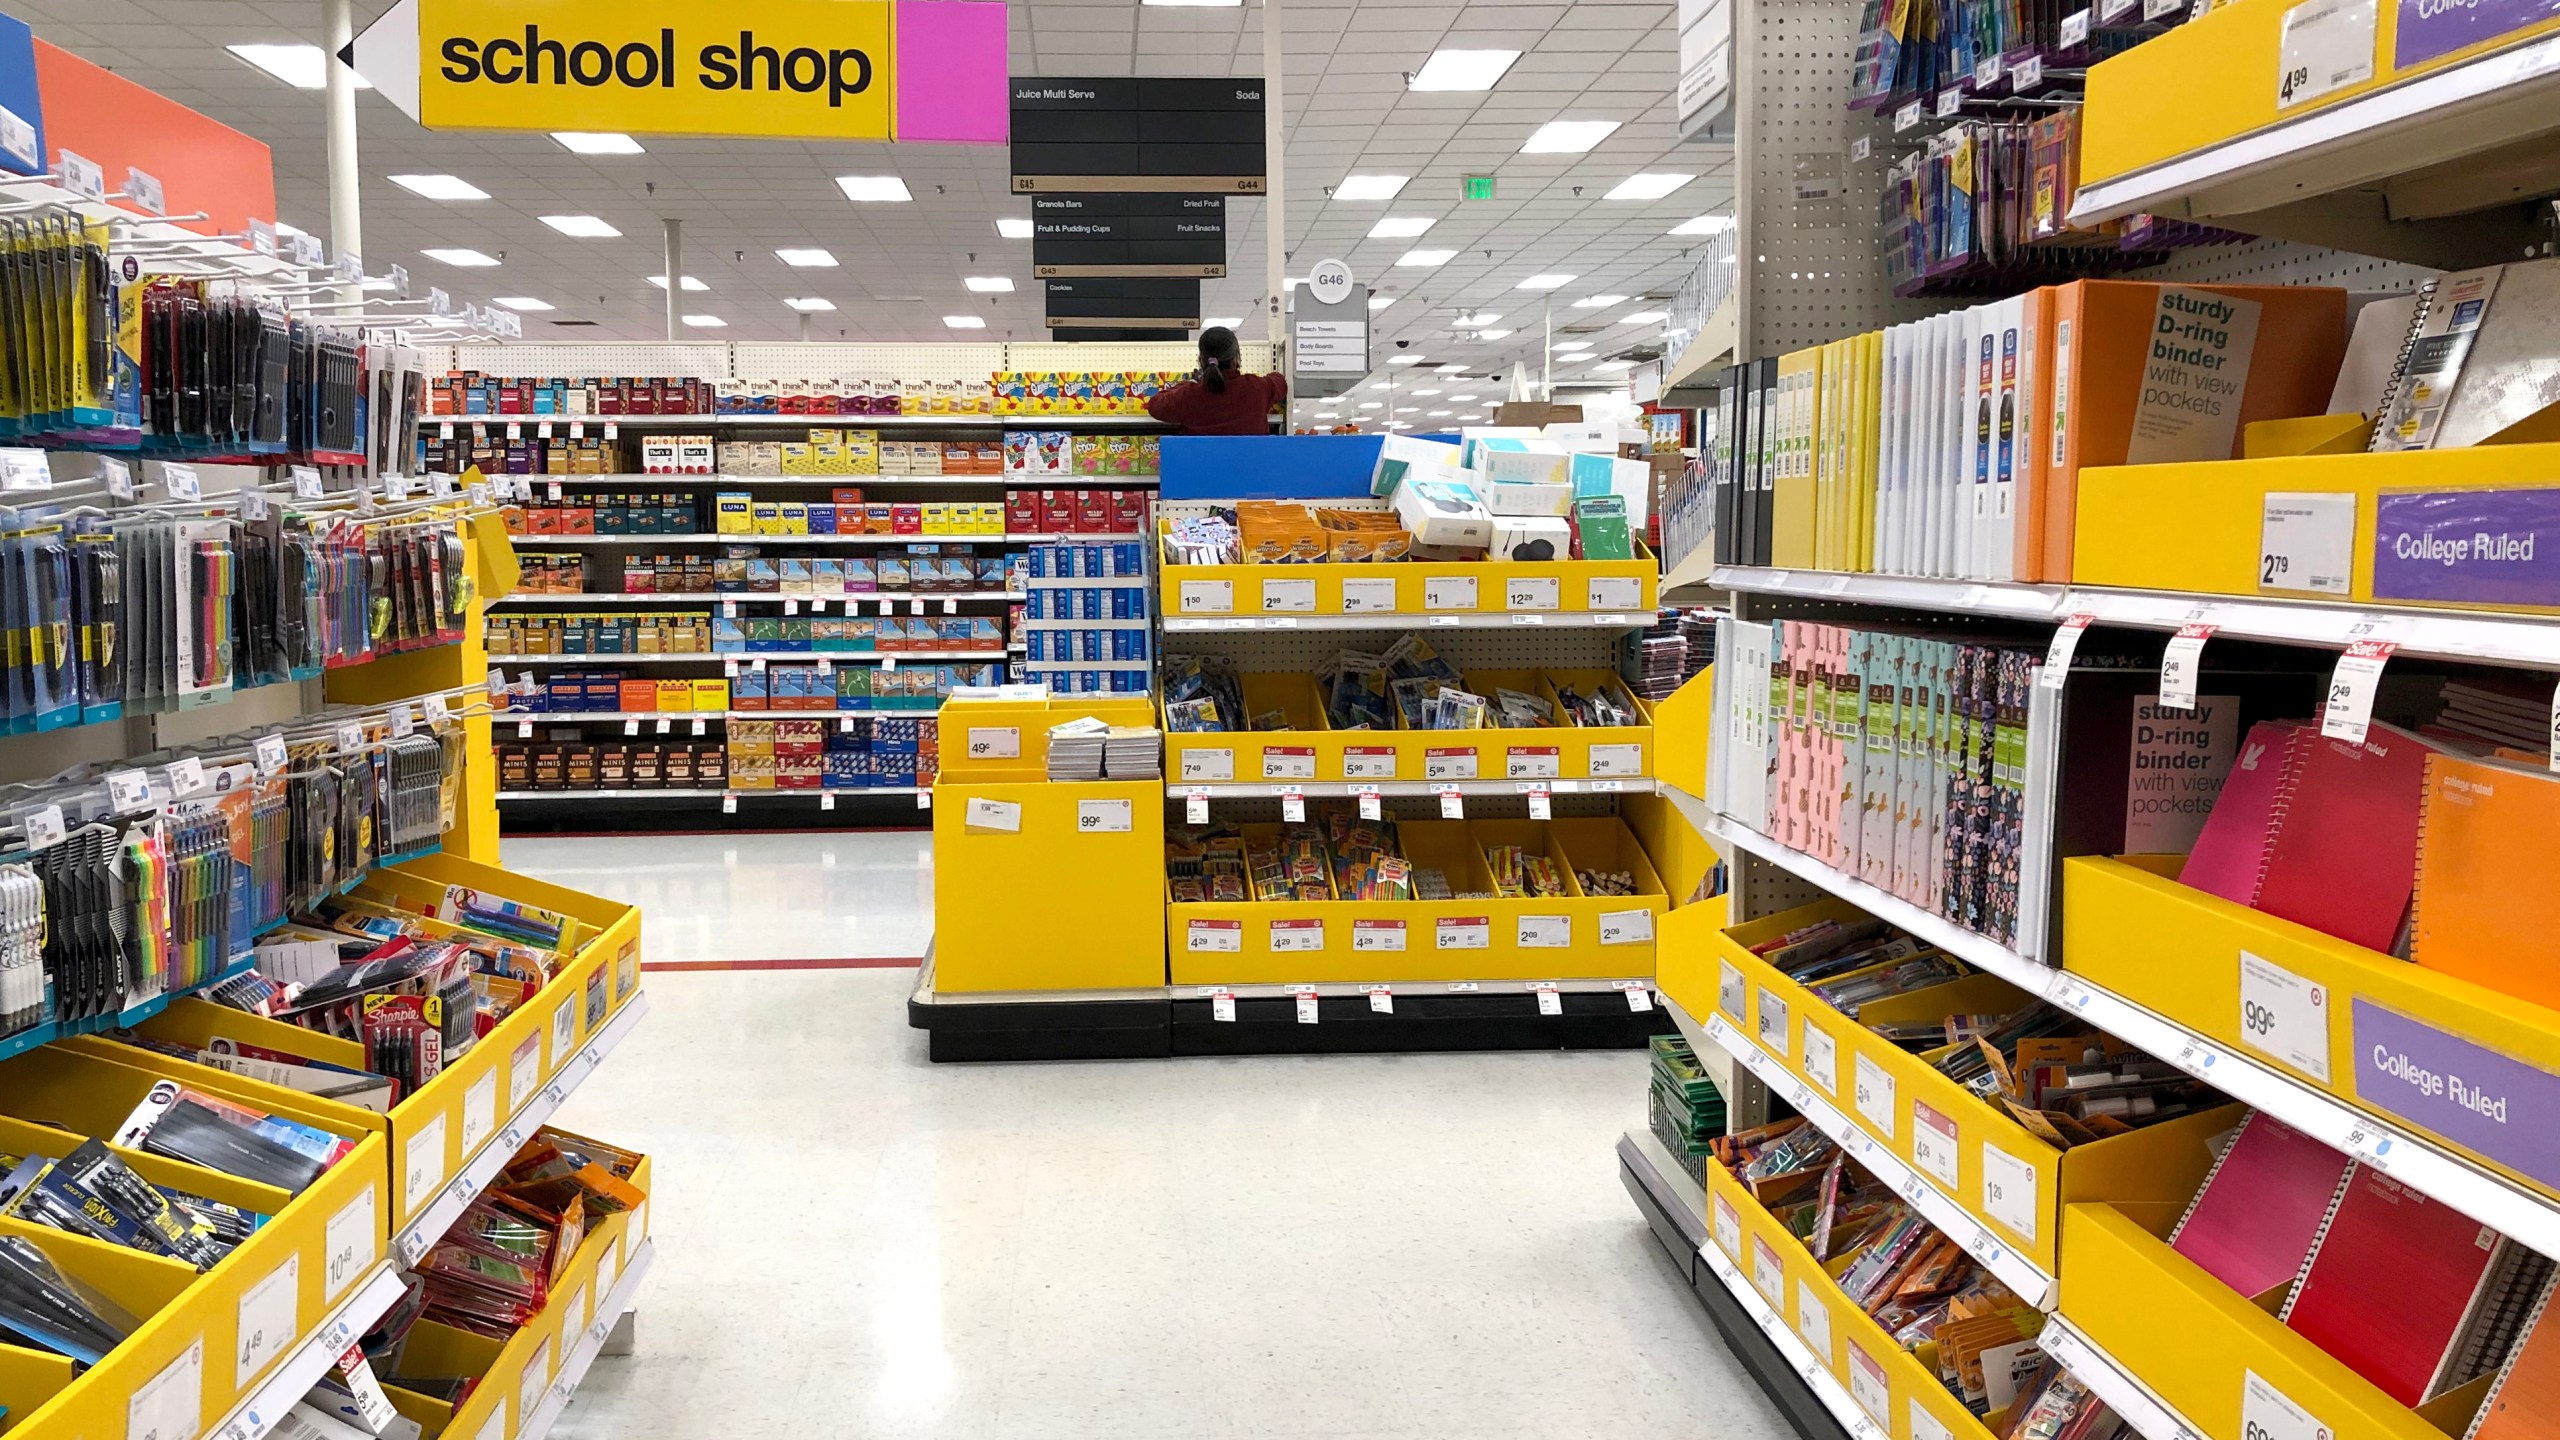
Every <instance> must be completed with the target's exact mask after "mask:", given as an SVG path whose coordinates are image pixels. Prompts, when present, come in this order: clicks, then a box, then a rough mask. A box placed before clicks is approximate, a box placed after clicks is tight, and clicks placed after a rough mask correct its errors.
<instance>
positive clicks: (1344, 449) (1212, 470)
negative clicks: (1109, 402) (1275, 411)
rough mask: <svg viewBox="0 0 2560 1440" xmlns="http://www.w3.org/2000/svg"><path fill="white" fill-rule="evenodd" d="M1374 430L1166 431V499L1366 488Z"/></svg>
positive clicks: (1161, 484)
mask: <svg viewBox="0 0 2560 1440" xmlns="http://www.w3.org/2000/svg"><path fill="white" fill-rule="evenodd" d="M1380 443H1381V442H1380V440H1379V437H1377V436H1375V435H1167V436H1166V437H1164V439H1163V441H1162V442H1161V444H1162V452H1161V453H1162V456H1163V458H1162V461H1161V462H1160V467H1161V468H1160V469H1159V471H1158V476H1159V478H1158V480H1157V490H1156V493H1157V494H1158V495H1160V496H1161V497H1162V498H1164V499H1167V500H1341V499H1348V498H1352V497H1356V496H1364V495H1367V494H1368V493H1369V481H1370V478H1371V477H1372V476H1374V475H1376V474H1377V472H1378V449H1379V446H1380Z"/></svg>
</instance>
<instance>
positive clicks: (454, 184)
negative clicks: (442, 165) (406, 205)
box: [391, 175, 489, 200]
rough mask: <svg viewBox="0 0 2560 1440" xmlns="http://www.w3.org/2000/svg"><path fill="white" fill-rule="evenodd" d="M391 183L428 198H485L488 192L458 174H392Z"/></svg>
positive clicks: (487, 196)
mask: <svg viewBox="0 0 2560 1440" xmlns="http://www.w3.org/2000/svg"><path fill="white" fill-rule="evenodd" d="M391 183H392V184H394V185H397V186H399V187H400V188H401V189H403V190H407V191H409V192H411V193H412V194H417V195H424V196H425V197H427V198H428V199H430V200H486V199H488V198H489V192H488V191H486V190H483V189H481V188H480V187H479V186H477V185H474V184H472V183H471V182H470V181H468V180H465V179H463V178H462V177H461V176H459V175H394V176H392V177H391Z"/></svg>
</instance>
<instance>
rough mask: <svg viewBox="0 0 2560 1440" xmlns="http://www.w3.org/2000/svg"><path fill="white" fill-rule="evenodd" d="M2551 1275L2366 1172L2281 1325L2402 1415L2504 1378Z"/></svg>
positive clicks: (2330, 1222)
mask: <svg viewBox="0 0 2560 1440" xmlns="http://www.w3.org/2000/svg"><path fill="white" fill-rule="evenodd" d="M2550 1271H2551V1262H2550V1261H2549V1260H2548V1259H2546V1258H2544V1257H2543V1256H2541V1255H2539V1254H2536V1253H2535V1252H2533V1251H2531V1250H2528V1249H2526V1248H2525V1247H2524V1246H2522V1245H2519V1244H2517V1243H2515V1242H2514V1241H2512V1240H2509V1239H2508V1238H2507V1237H2506V1236H2504V1235H2501V1234H2499V1233H2498V1232H2497V1231H2495V1230H2492V1229H2490V1228H2489V1227H2488V1226H2486V1225H2483V1224H2481V1223H2480V1222H2479V1221H2477V1220H2474V1219H2472V1218H2471V1217H2470V1216H2468V1215H2465V1214H2463V1213H2462V1212H2461V1211H2459V1210H2456V1209H2454V1208H2453V1207H2452V1206H2450V1205H2447V1204H2445V1203H2444V1202H2442V1201H2440V1200H2431V1199H2429V1198H2428V1197H2426V1196H2425V1195H2422V1194H2420V1193H2418V1192H2417V1191H2415V1190H2412V1189H2409V1188H2408V1187H2406V1186H2404V1185H2402V1184H2400V1182H2398V1181H2396V1180H2393V1179H2392V1178H2391V1177H2390V1176H2388V1175H2385V1174H2383V1173H2381V1172H2380V1171H2378V1170H2373V1169H2369V1168H2367V1167H2365V1166H2362V1165H2358V1166H2356V1167H2355V1168H2354V1169H2353V1170H2352V1171H2351V1172H2350V1173H2349V1174H2348V1176H2347V1183H2346V1184H2345V1185H2344V1186H2342V1187H2340V1189H2339V1192H2338V1198H2337V1201H2336V1203H2335V1204H2333V1205H2331V1206H2330V1207H2329V1213H2328V1218H2327V1219H2326V1220H2324V1221H2323V1222H2322V1223H2321V1226H2320V1234H2319V1238H2318V1239H2317V1240H2316V1241H2315V1242H2314V1244H2313V1247H2312V1251H2311V1258H2310V1259H2309V1260H2307V1261H2305V1262H2304V1264H2303V1267H2302V1276H2301V1278H2300V1279H2299V1280H2297V1281H2296V1282H2295V1283H2294V1287H2293V1293H2292V1294H2291V1295H2289V1296H2287V1297H2286V1299H2285V1304H2284V1309H2283V1311H2282V1312H2281V1313H2279V1314H2278V1316H2277V1317H2276V1318H2278V1319H2279V1320H2281V1321H2283V1322H2284V1324H2285V1325H2286V1326H2288V1327H2289V1328H2291V1329H2292V1330H2293V1332H2294V1333H2295V1334H2297V1335H2300V1336H2301V1337H2302V1338H2304V1339H2306V1340H2308V1341H2310V1342H2311V1343H2312V1344H2314V1345H2317V1346H2319V1347H2320V1348H2321V1349H2323V1350H2326V1351H2327V1352H2329V1354H2330V1355H2332V1356H2334V1357H2335V1358H2336V1359H2337V1360H2338V1361H2339V1362H2340V1363H2342V1364H2344V1365H2345V1366H2346V1367H2347V1368H2348V1369H2350V1370H2353V1371H2355V1372H2356V1373H2357V1374H2359V1375H2362V1376H2363V1377H2364V1378H2365V1379H2367V1380H2370V1381H2372V1382H2373V1383H2374V1384H2375V1385H2376V1386H2378V1387H2380V1388H2381V1389H2382V1390H2383V1392H2384V1393H2386V1394H2388V1395H2390V1396H2391V1398H2393V1399H2394V1400H2397V1401H2399V1402H2400V1403H2401V1404H2403V1405H2409V1406H2416V1405H2422V1404H2425V1403H2426V1402H2427V1401H2429V1400H2432V1399H2434V1398H2435V1397H2437V1396H2438V1395H2441V1394H2443V1393H2444V1392H2446V1391H2447V1390H2450V1389H2452V1388H2454V1387H2455V1386H2457V1385H2460V1384H2463V1383H2464V1382H2466V1381H2468V1380H2471V1379H2473V1378H2475V1377H2477V1376H2480V1375H2485V1374H2487V1373H2488V1372H2490V1371H2491V1370H2494V1369H2496V1368H2497V1367H2498V1366H2499V1365H2500V1364H2501V1363H2503V1362H2504V1361H2505V1359H2506V1357H2507V1352H2508V1350H2509V1349H2510V1348H2512V1347H2513V1345H2514V1343H2515V1337H2516V1335H2517V1334H2518V1332H2520V1331H2521V1330H2522V1329H2523V1327H2524V1321H2525V1317H2526V1314H2527V1313H2528V1312H2529V1311H2530V1309H2531V1308H2532V1305H2533V1301H2534V1297H2535V1295H2536V1294H2537V1293H2538V1291H2539V1290H2540V1288H2541V1285H2542V1283H2543V1281H2544V1279H2545V1278H2547V1277H2548V1275H2549V1274H2550Z"/></svg>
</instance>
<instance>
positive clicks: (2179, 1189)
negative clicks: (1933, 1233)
mask: <svg viewBox="0 0 2560 1440" xmlns="http://www.w3.org/2000/svg"><path fill="white" fill-rule="evenodd" d="M1863 913H1864V912H1862V911H1860V910H1858V909H1857V907H1855V906H1853V905H1851V904H1849V903H1848V902H1847V901H1844V900H1824V901H1820V902H1817V903H1815V904H1812V905H1807V906H1804V907H1802V908H1800V909H1796V910H1790V911H1787V912H1785V913H1783V914H1779V915H1773V916H1770V917H1768V918H1766V919H1763V920H1755V921H1750V922H1748V923H1745V924H1741V925H1736V926H1733V927H1731V928H1730V929H1728V930H1726V931H1724V932H1722V933H1721V934H1720V935H1718V936H1717V937H1716V945H1715V956H1716V972H1715V979H1714V986H1715V988H1714V990H1713V992H1712V993H1711V995H1709V996H1704V997H1695V998H1701V999H1704V1000H1705V1001H1706V1004H1707V1008H1705V1009H1701V1010H1693V1011H1692V1012H1691V1013H1692V1014H1695V1015H1697V1016H1698V1017H1699V1018H1700V1019H1701V1020H1705V1019H1706V1018H1707V1017H1708V1016H1709V1015H1711V1014H1718V1015H1722V1016H1723V1017H1724V1018H1725V1019H1726V1020H1727V1021H1728V1022H1729V1023H1730V1024H1731V1025H1732V1026H1733V1027H1734V1028H1735V1029H1736V1030H1738V1031H1740V1043H1743V1044H1750V1045H1756V1046H1757V1047H1758V1048H1759V1050H1760V1053H1761V1054H1762V1055H1764V1056H1766V1057H1768V1058H1769V1059H1772V1060H1774V1061H1776V1062H1777V1063H1778V1064H1779V1065H1780V1066H1781V1067H1783V1069H1784V1071H1785V1073H1786V1074H1788V1075H1790V1076H1793V1077H1796V1078H1797V1079H1800V1080H1802V1081H1804V1082H1805V1083H1807V1084H1809V1085H1810V1086H1811V1087H1812V1089H1813V1091H1814V1093H1815V1094H1816V1095H1818V1096H1819V1097H1820V1098H1821V1099H1822V1100H1823V1101H1824V1102H1827V1103H1826V1104H1825V1105H1824V1107H1823V1108H1824V1109H1826V1110H1829V1111H1831V1112H1832V1113H1835V1114H1837V1115H1838V1116H1839V1117H1840V1118H1841V1120H1842V1121H1843V1122H1844V1123H1846V1124H1848V1125H1853V1126H1855V1127H1856V1128H1857V1130H1858V1131H1860V1132H1862V1133H1863V1134H1864V1135H1866V1136H1867V1137H1869V1138H1871V1139H1872V1140H1873V1141H1875V1142H1876V1143H1877V1144H1878V1145H1880V1146H1882V1147H1883V1148H1884V1149H1885V1150H1886V1151H1887V1152H1889V1153H1890V1154H1891V1155H1892V1156H1893V1157H1894V1158H1895V1159H1896V1160H1898V1161H1900V1162H1901V1163H1902V1165H1904V1166H1906V1167H1907V1168H1908V1170H1909V1172H1910V1173H1911V1174H1914V1175H1916V1176H1918V1177H1920V1179H1921V1180H1922V1181H1923V1182H1924V1183H1926V1184H1927V1185H1929V1186H1930V1187H1932V1188H1934V1189H1935V1190H1936V1191H1937V1192H1938V1193H1939V1194H1941V1195H1943V1196H1945V1197H1947V1198H1948V1199H1950V1200H1952V1201H1954V1202H1955V1205H1956V1207H1957V1208H1958V1209H1959V1210H1961V1211H1962V1212H1963V1213H1964V1214H1965V1215H1966V1216H1968V1217H1970V1218H1971V1219H1972V1220H1973V1221H1974V1222H1975V1223H1976V1224H1978V1225H1981V1226H1983V1227H1985V1228H1986V1229H1987V1230H1988V1231H1989V1233H1990V1234H1991V1236H1993V1237H1995V1238H1996V1240H1997V1241H1998V1242H1999V1243H2001V1244H2005V1245H2007V1246H2009V1247H2010V1248H2012V1249H2014V1250H2016V1251H2017V1252H2018V1253H2019V1254H2021V1255H2023V1256H2025V1257H2027V1259H2028V1260H2029V1262H2030V1263H2032V1264H2033V1265H2034V1266H2035V1268H2036V1269H2038V1270H2040V1271H2042V1272H2043V1273H2044V1274H2045V1275H2046V1276H2051V1275H2053V1273H2054V1267H2055V1264H2056V1263H2057V1261H2056V1256H2057V1253H2058V1251H2059V1248H2060V1245H2061V1222H2060V1215H2061V1207H2063V1206H2064V1205H2067V1204H2069V1203H2071V1202H2072V1201H2075V1200H2084V1199H2102V1198H2103V1199H2110V1200H2152V1199H2167V1198H2171V1197H2184V1196H2186V1195H2190V1194H2193V1193H2194V1192H2195V1188H2196V1186H2197V1185H2199V1184H2201V1183H2202V1182H2203V1180H2204V1176H2205V1172H2206V1171H2207V1170H2209V1169H2211V1168H2212V1166H2213V1151H2212V1148H2211V1146H2210V1144H2209V1143H2208V1142H2209V1141H2210V1140H2211V1138H2212V1137H2213V1136H2215V1135H2217V1134H2219V1133H2221V1132H2222V1131H2224V1130H2227V1129H2229V1128H2230V1126H2231V1124H2232V1119H2233V1111H2232V1110H2231V1108H2230V1107H2216V1108H2214V1109H2212V1110H2208V1111H2203V1112H2199V1113H2197V1114H2194V1115H2187V1116H2182V1117H2180V1118H2178V1119H2175V1120H2169V1121H2164V1122H2162V1123H2160V1124H2157V1125H2150V1126H2146V1127H2144V1128H2142V1129H2139V1130H2134V1131H2130V1132H2128V1133H2126V1134H2122V1135H2114V1136H2110V1137H2108V1138H2106V1139H2103V1140H2099V1141H2096V1142H2094V1143H2091V1144H2086V1145H2077V1146H2072V1147H2069V1148H2065V1147H2063V1146H2062V1145H2061V1144H2059V1143H2057V1142H2056V1141H2055V1140H2054V1139H2051V1138H2048V1137H2046V1136H2044V1135H2040V1134H2038V1133H2037V1132H2036V1131H2035V1130H2033V1129H2030V1128H2029V1127H2028V1126H2027V1125H2025V1124H2022V1123H2020V1122H2019V1121H2018V1120H2016V1119H2014V1118H2012V1117H2011V1115H2010V1114H2009V1113H2008V1112H2006V1111H2005V1110H2003V1109H2001V1108H2000V1107H1998V1106H1997V1105H1995V1104H1993V1103H1991V1102H1989V1101H1986V1100H1984V1099H1982V1098H1981V1097H1979V1096H1977V1095H1975V1094H1974V1093H1973V1092H1972V1091H1970V1090H1968V1089H1967V1088H1966V1087H1965V1086H1964V1085H1962V1084H1960V1083H1959V1082H1957V1081H1956V1080H1954V1079H1952V1078H1950V1077H1949V1076H1947V1075H1945V1074H1943V1073H1942V1072H1940V1071H1939V1070H1938V1069H1936V1068H1935V1067H1934V1066H1932V1065H1930V1064H1929V1063H1928V1059H1927V1058H1926V1057H1924V1056H1920V1055H1915V1054H1913V1053H1911V1052H1910V1051H1907V1050H1905V1049H1903V1048H1902V1047H1900V1046H1898V1045H1895V1044H1892V1043H1890V1042H1889V1041H1886V1040H1885V1039H1883V1038H1882V1037H1880V1036H1878V1035H1876V1034H1875V1033H1874V1032H1873V1031H1871V1030H1869V1029H1867V1028H1866V1027H1865V1026H1864V1025H1862V1024H1860V1023H1859V1022H1858V1021H1854V1020H1851V1019H1850V1018H1849V1017H1847V1016H1845V1015H1843V1014H1841V1013H1840V1012H1838V1011H1837V1010H1834V1009H1832V1008H1831V1007H1830V1006H1828V1005H1826V1004H1824V1003H1823V1002H1822V1001H1821V1000H1819V999H1817V998H1816V997H1815V996H1814V995H1813V993H1812V992H1811V991H1809V990H1807V989H1805V988H1804V987H1803V986H1801V985H1798V984H1796V983H1795V982H1794V981H1792V980H1790V979H1788V978H1787V977H1786V976H1784V975H1782V974H1780V973H1779V972H1778V971H1777V970H1776V969H1775V968H1773V967H1771V966H1770V965H1769V964H1768V963H1767V962H1765V961H1763V960H1761V959H1760V958H1759V957H1758V956H1756V955H1754V954H1752V953H1751V947H1752V946H1754V945H1760V944H1765V943H1767V942H1768V941H1771V940H1774V939H1777V938H1778V937H1779V936H1782V935H1785V934H1787V933H1789V932H1791V931H1795V930H1800V929H1802V928H1804V927H1805V926H1807V925H1811V924H1814V923H1816V922H1818V921H1823V920H1838V921H1847V920H1855V919H1859V918H1862V916H1863ZM1665 989H1666V991H1668V990H1669V986H1668V985H1667V984H1666V986H1665ZM1673 998H1674V999H1675V1000H1682V1003H1683V1004H1684V1005H1685V1004H1686V1003H1687V1001H1686V1000H1685V999H1683V997H1682V996H1680V995H1679V994H1677V993H1674V994H1673ZM2030 998H2031V997H2029V996H2028V995H2027V994H2026V993H2025V992H2024V991H2022V990H2019V989H2018V988H2017V987H2015V986H2013V985H2010V984H2009V983H2008V982H2007V981H2004V980H2001V979H1998V978H1997V977H1994V976H1990V975H1980V974H1977V975H1971V976H1967V977H1965V978H1963V979H1960V980H1957V981H1953V982H1951V983H1948V984H1944V985H1938V986H1933V987H1930V988H1928V989H1926V990H1922V991H1917V992H1914V993H1912V994H1910V995H1905V996H1896V997H1892V998H1890V999H1885V1000H1878V1001H1873V1002H1870V1003H1869V1004H1868V1005H1866V1006H1865V1007H1864V1008H1863V1009H1862V1011H1861V1018H1870V1017H1871V1018H1873V1019H1875V1020H1878V1021H1891V1020H1898V1019H1899V1020H1936V1019H1938V1018H1941V1017H1943V1016H1945V1015H1948V1014H1958V1013H1984V1012H1994V1011H2005V1010H2009V1009H2013V1008H2015V1007H2017V1006H2020V1005H2024V1004H2026V1003H2028V1002H2029V1000H2030ZM1834 1138H1837V1139H1840V1140H1842V1141H1843V1142H1844V1143H1845V1142H1848V1141H1850V1140H1852V1139H1854V1138H1855V1137H1853V1136H1836V1137H1834ZM1941 1228H1945V1227H1941ZM1950 1233H1953V1234H1954V1235H1955V1238H1956V1239H1957V1240H1958V1241H1959V1242H1960V1243H1963V1242H1967V1241H1969V1240H1970V1239H1971V1237H1969V1236H1968V1235H1966V1234H1964V1233H1962V1232H1961V1231H1951V1232H1950ZM1966 1248H1967V1249H1970V1250H1975V1251H1976V1253H1977V1254H1980V1253H1981V1252H1982V1251H1983V1250H1984V1249H1988V1248H1991V1247H1986V1246H1981V1245H1980V1243H1979V1242H1978V1241H1975V1242H1973V1243H1968V1244H1967V1245H1966ZM2028 1298H2029V1299H2030V1300H2034V1299H2037V1298H2040V1297H2036V1296H2029V1297H2028Z"/></svg>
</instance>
